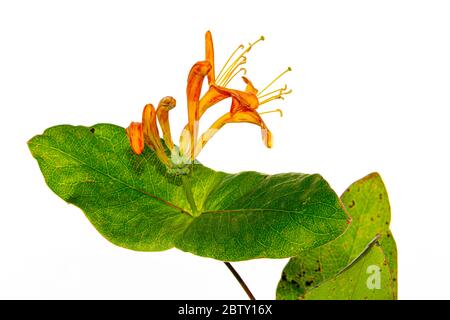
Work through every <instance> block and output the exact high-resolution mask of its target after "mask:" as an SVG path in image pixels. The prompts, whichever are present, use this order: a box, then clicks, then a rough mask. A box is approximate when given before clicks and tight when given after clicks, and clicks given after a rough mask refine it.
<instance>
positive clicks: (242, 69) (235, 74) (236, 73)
mask: <svg viewBox="0 0 450 320" xmlns="http://www.w3.org/2000/svg"><path fill="white" fill-rule="evenodd" d="M242 71H243V72H244V76H245V75H246V74H247V69H245V68H240V69H239V70H238V71H237V72H235V73H233V75H231V76H230V77H229V78H228V80H227V81H226V82H225V83H224V84H223V87H226V86H227V85H228V84H229V83H230V81H231V80H233V78H234V77H236V76H237V75H238V74H239V73H241V72H242Z"/></svg>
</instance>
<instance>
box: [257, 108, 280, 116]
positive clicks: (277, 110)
mask: <svg viewBox="0 0 450 320" xmlns="http://www.w3.org/2000/svg"><path fill="white" fill-rule="evenodd" d="M274 112H279V113H280V117H282V116H283V111H282V110H281V109H275V110H270V111H264V112H260V113H259V114H267V113H274Z"/></svg>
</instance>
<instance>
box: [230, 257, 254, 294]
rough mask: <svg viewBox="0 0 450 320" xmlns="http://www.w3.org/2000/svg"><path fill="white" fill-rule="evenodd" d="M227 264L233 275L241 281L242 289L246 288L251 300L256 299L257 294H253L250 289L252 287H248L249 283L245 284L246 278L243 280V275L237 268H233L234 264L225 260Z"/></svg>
mask: <svg viewBox="0 0 450 320" xmlns="http://www.w3.org/2000/svg"><path fill="white" fill-rule="evenodd" d="M224 263H225V265H226V266H227V268H228V269H229V270H230V271H231V273H232V274H233V276H234V277H235V278H236V280H237V281H238V282H239V284H240V285H241V287H242V289H244V291H245V293H246V294H247V295H248V297H249V298H250V300H256V299H255V296H254V295H253V293H252V292H251V291H250V289H249V288H248V287H247V285H246V284H245V282H244V280H242V278H241V276H240V275H239V273H238V272H237V271H236V269H234V268H233V266H232V265H231V263H229V262H224Z"/></svg>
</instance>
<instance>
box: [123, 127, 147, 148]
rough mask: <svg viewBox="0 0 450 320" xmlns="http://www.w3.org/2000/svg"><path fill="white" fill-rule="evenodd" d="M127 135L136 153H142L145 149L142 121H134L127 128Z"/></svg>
mask: <svg viewBox="0 0 450 320" xmlns="http://www.w3.org/2000/svg"><path fill="white" fill-rule="evenodd" d="M126 132H127V136H128V138H129V139H130V145H131V149H132V150H133V152H134V153H135V154H138V155H139V154H141V153H142V151H143V150H144V134H143V131H142V123H140V122H132V123H130V126H129V127H128V128H127V129H126Z"/></svg>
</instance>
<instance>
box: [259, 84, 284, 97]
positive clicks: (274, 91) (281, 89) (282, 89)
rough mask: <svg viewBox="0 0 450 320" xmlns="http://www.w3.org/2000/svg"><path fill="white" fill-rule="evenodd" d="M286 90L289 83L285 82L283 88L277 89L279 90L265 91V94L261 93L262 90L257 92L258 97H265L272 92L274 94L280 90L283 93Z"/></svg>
mask: <svg viewBox="0 0 450 320" xmlns="http://www.w3.org/2000/svg"><path fill="white" fill-rule="evenodd" d="M286 90H287V84H285V85H284V87H283V88H280V89H277V90H273V91H270V92H269V93H265V94H263V95H260V92H258V94H257V95H256V96H257V97H258V98H264V97H267V96H270V95H271V94H274V93H276V92H278V93H279V94H280V93H282V92H283V91H286Z"/></svg>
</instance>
